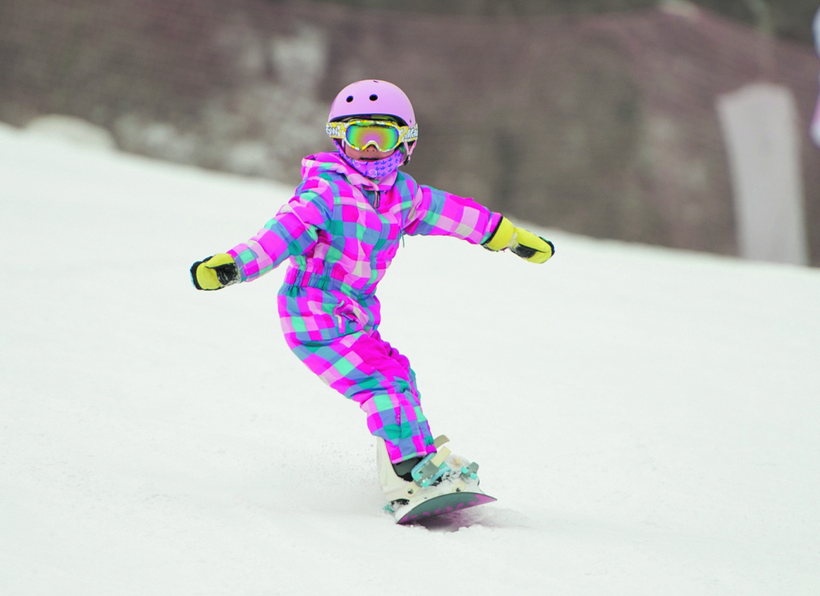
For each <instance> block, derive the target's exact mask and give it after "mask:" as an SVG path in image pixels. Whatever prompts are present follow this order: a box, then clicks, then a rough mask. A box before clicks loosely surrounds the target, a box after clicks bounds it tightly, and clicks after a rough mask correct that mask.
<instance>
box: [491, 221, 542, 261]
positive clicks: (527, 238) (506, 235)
mask: <svg viewBox="0 0 820 596" xmlns="http://www.w3.org/2000/svg"><path fill="white" fill-rule="evenodd" d="M484 248H486V249H488V250H495V251H498V250H504V249H505V248H509V249H510V251H511V252H512V253H513V254H515V255H518V256H519V257H521V258H522V259H524V260H526V261H529V262H530V263H545V262H546V261H547V259H549V258H550V257H551V256H552V255H554V254H555V246H554V245H553V244H552V242H550V241H549V240H546V239H544V238H541V237H540V236H536V235H535V234H533V233H532V232H528V231H527V230H525V229H523V228H516V227H515V226H514V225H513V223H512V222H511V221H510V220H509V219H507V218H506V217H502V218H501V221H500V222H499V224H498V227H497V228H496V229H495V232H493V235H492V236H490V238H489V240H487V241H486V242H485V243H484Z"/></svg>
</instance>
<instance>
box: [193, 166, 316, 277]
mask: <svg viewBox="0 0 820 596" xmlns="http://www.w3.org/2000/svg"><path fill="white" fill-rule="evenodd" d="M327 187H328V183H327V182H326V181H325V180H321V179H308V180H306V181H305V182H303V183H302V185H300V186H299V188H297V190H296V195H295V196H294V197H293V198H292V199H291V200H290V201H288V203H287V204H286V205H284V206H283V207H282V208H281V209H280V210H279V213H277V214H276V215H275V216H274V217H273V218H272V219H271V220H270V221H268V223H267V224H265V227H264V228H262V230H260V231H259V233H258V234H256V236H254V237H253V238H251V239H250V240H248V241H247V242H244V243H242V244H239V245H237V246H235V247H234V248H232V249H231V250H229V251H228V252H227V253H220V254H217V255H214V256H213V257H209V258H207V259H204V260H203V261H197V262H196V263H194V265H193V266H192V267H191V279H192V281H193V283H194V286H195V287H196V288H197V289H198V290H221V289H222V288H224V287H225V286H229V285H232V284H234V283H238V282H240V281H253V280H255V279H257V278H258V277H260V276H261V275H264V274H265V273H267V272H268V271H271V270H273V269H275V268H276V267H277V266H279V264H280V263H282V261H284V260H285V259H287V258H288V257H290V256H297V255H301V254H304V253H305V252H307V251H308V250H310V248H311V247H313V245H314V244H316V240H317V238H318V235H319V231H320V230H323V229H325V227H326V223H327V221H328V219H329V217H330V213H331V207H330V203H329V202H328V192H329V189H328V188H327ZM325 191H327V192H325ZM331 200H332V195H331Z"/></svg>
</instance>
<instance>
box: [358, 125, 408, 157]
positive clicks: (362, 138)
mask: <svg viewBox="0 0 820 596" xmlns="http://www.w3.org/2000/svg"><path fill="white" fill-rule="evenodd" d="M345 142H346V143H347V144H348V145H350V146H351V147H352V148H353V149H355V150H357V151H364V150H365V149H367V147H369V146H371V145H373V146H375V147H376V149H377V150H378V151H392V150H393V149H395V148H396V147H398V146H399V143H400V142H401V135H400V134H399V130H398V129H397V128H396V127H394V126H382V125H379V124H351V125H350V126H348V127H347V132H346V134H345Z"/></svg>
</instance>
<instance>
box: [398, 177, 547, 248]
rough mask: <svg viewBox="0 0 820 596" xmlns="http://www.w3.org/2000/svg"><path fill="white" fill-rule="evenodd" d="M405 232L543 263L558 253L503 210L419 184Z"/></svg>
mask: <svg viewBox="0 0 820 596" xmlns="http://www.w3.org/2000/svg"><path fill="white" fill-rule="evenodd" d="M405 232H406V233H408V234H411V235H414V234H421V235H426V236H455V237H456V238H461V239H463V240H466V241H467V242H470V243H472V244H481V245H482V246H484V248H486V249H488V250H492V251H502V250H505V249H507V248H509V249H510V252H512V253H513V254H515V255H517V256H519V257H521V258H522V259H525V260H527V261H529V262H531V263H544V262H546V261H547V259H549V258H550V257H551V256H552V255H553V254H554V253H555V246H554V245H553V244H552V242H550V241H549V240H545V239H544V238H541V237H540V236H536V235H535V234H533V233H532V232H528V231H527V230H525V229H523V228H517V227H515V226H514V225H513V223H512V222H511V221H510V220H509V219H507V218H506V217H503V216H502V215H501V214H500V213H494V212H492V211H490V210H489V209H488V208H487V207H484V206H483V205H480V204H479V203H476V202H475V201H474V200H472V199H468V198H465V197H459V196H456V195H453V194H450V193H448V192H444V191H442V190H437V189H435V188H430V187H429V186H419V187H418V191H417V192H416V196H415V198H414V200H413V211H412V212H411V214H410V218H409V221H408V224H407V226H406V227H405Z"/></svg>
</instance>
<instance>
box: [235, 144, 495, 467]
mask: <svg viewBox="0 0 820 596" xmlns="http://www.w3.org/2000/svg"><path fill="white" fill-rule="evenodd" d="M302 178H303V181H302V183H301V184H300V185H299V186H298V188H297V189H296V192H295V194H294V197H293V198H292V199H291V200H290V201H289V202H288V203H287V204H286V205H284V206H283V207H282V208H281V209H280V210H279V213H278V214H277V215H276V216H275V217H274V218H273V219H271V220H270V221H269V222H268V223H267V224H266V225H265V227H264V228H263V229H262V230H261V231H260V232H259V233H258V234H257V235H256V236H254V237H253V238H252V239H250V240H249V241H248V242H247V243H245V244H240V245H238V246H236V247H234V248H233V249H231V250H230V251H228V252H229V254H230V255H231V256H232V257H233V258H234V260H235V261H236V263H237V265H238V267H239V271H240V276H241V279H242V281H252V280H254V279H256V278H258V277H259V276H260V275H263V274H264V273H267V272H268V271H270V270H271V269H273V268H275V267H276V266H278V265H279V264H280V263H282V262H283V261H284V260H285V259H286V258H290V266H289V267H288V270H287V273H286V275H285V283H284V285H283V286H282V288H281V290H280V291H279V296H278V307H279V315H280V318H281V322H282V330H283V331H284V334H285V340H286V342H287V344H288V346H289V347H290V349H291V350H293V352H294V353H295V354H296V355H297V356H298V357H299V359H300V360H301V361H302V362H304V363H305V364H306V365H307V366H308V368H310V370H312V371H313V372H314V373H316V374H317V375H318V376H319V377H320V378H321V379H322V380H324V381H325V382H326V383H327V384H328V385H330V386H331V387H332V388H333V389H336V390H337V391H339V392H340V393H342V394H343V395H344V396H345V397H348V398H350V399H353V400H355V401H356V402H358V403H359V406H360V407H361V409H362V410H364V412H365V413H366V415H367V425H368V428H369V430H370V432H371V433H372V434H373V435H376V436H378V437H382V438H383V439H384V440H385V442H386V444H387V450H388V454H389V455H390V458H391V460H392V461H393V462H399V461H402V460H405V459H409V458H410V457H414V456H423V455H426V454H427V453H431V452H434V451H435V447H434V446H433V437H432V435H431V433H430V428H429V426H428V423H427V419H426V418H425V416H424V414H423V412H422V409H421V403H420V401H419V392H418V389H417V387H416V379H415V374H414V372H413V370H412V369H411V368H410V363H409V361H408V360H407V358H405V357H404V356H402V355H401V354H400V353H399V352H398V351H397V350H396V349H395V348H393V347H391V346H390V344H388V343H387V342H386V341H384V340H382V339H381V337H380V336H379V332H378V327H379V323H380V320H381V317H380V305H379V301H378V299H377V298H376V295H375V291H376V286H377V285H378V283H379V281H380V280H381V279H382V277H383V276H384V274H385V271H386V270H387V267H388V266H389V265H390V263H391V261H392V260H393V257H394V256H395V254H396V251H397V250H398V248H399V244H400V242H401V239H402V236H403V235H405V234H410V235H439V236H440V235H446V236H455V237H456V238H461V239H463V240H466V241H467V242H470V243H472V244H479V243H482V242H484V241H486V240H487V238H489V236H490V235H491V234H492V232H493V230H495V228H496V227H497V225H498V223H499V221H500V219H501V215H500V214H498V213H493V212H491V211H490V210H489V209H487V208H486V207H483V206H481V205H479V204H478V203H476V202H474V201H473V200H472V199H467V198H462V197H458V196H455V195H452V194H449V193H446V192H443V191H440V190H436V189H434V188H430V187H427V186H421V185H419V184H417V183H416V182H415V180H413V179H412V178H411V177H410V176H408V175H406V174H403V173H401V172H393V173H392V174H391V175H390V176H388V177H387V178H384V179H382V180H380V181H373V180H370V179H368V178H365V177H364V176H362V175H361V174H359V173H358V172H357V171H356V170H354V169H353V168H352V167H351V166H350V165H349V164H348V163H347V162H346V161H345V160H344V158H343V157H342V156H341V155H340V154H339V153H320V154H317V155H311V156H308V157H306V158H305V159H304V160H303V161H302Z"/></svg>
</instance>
